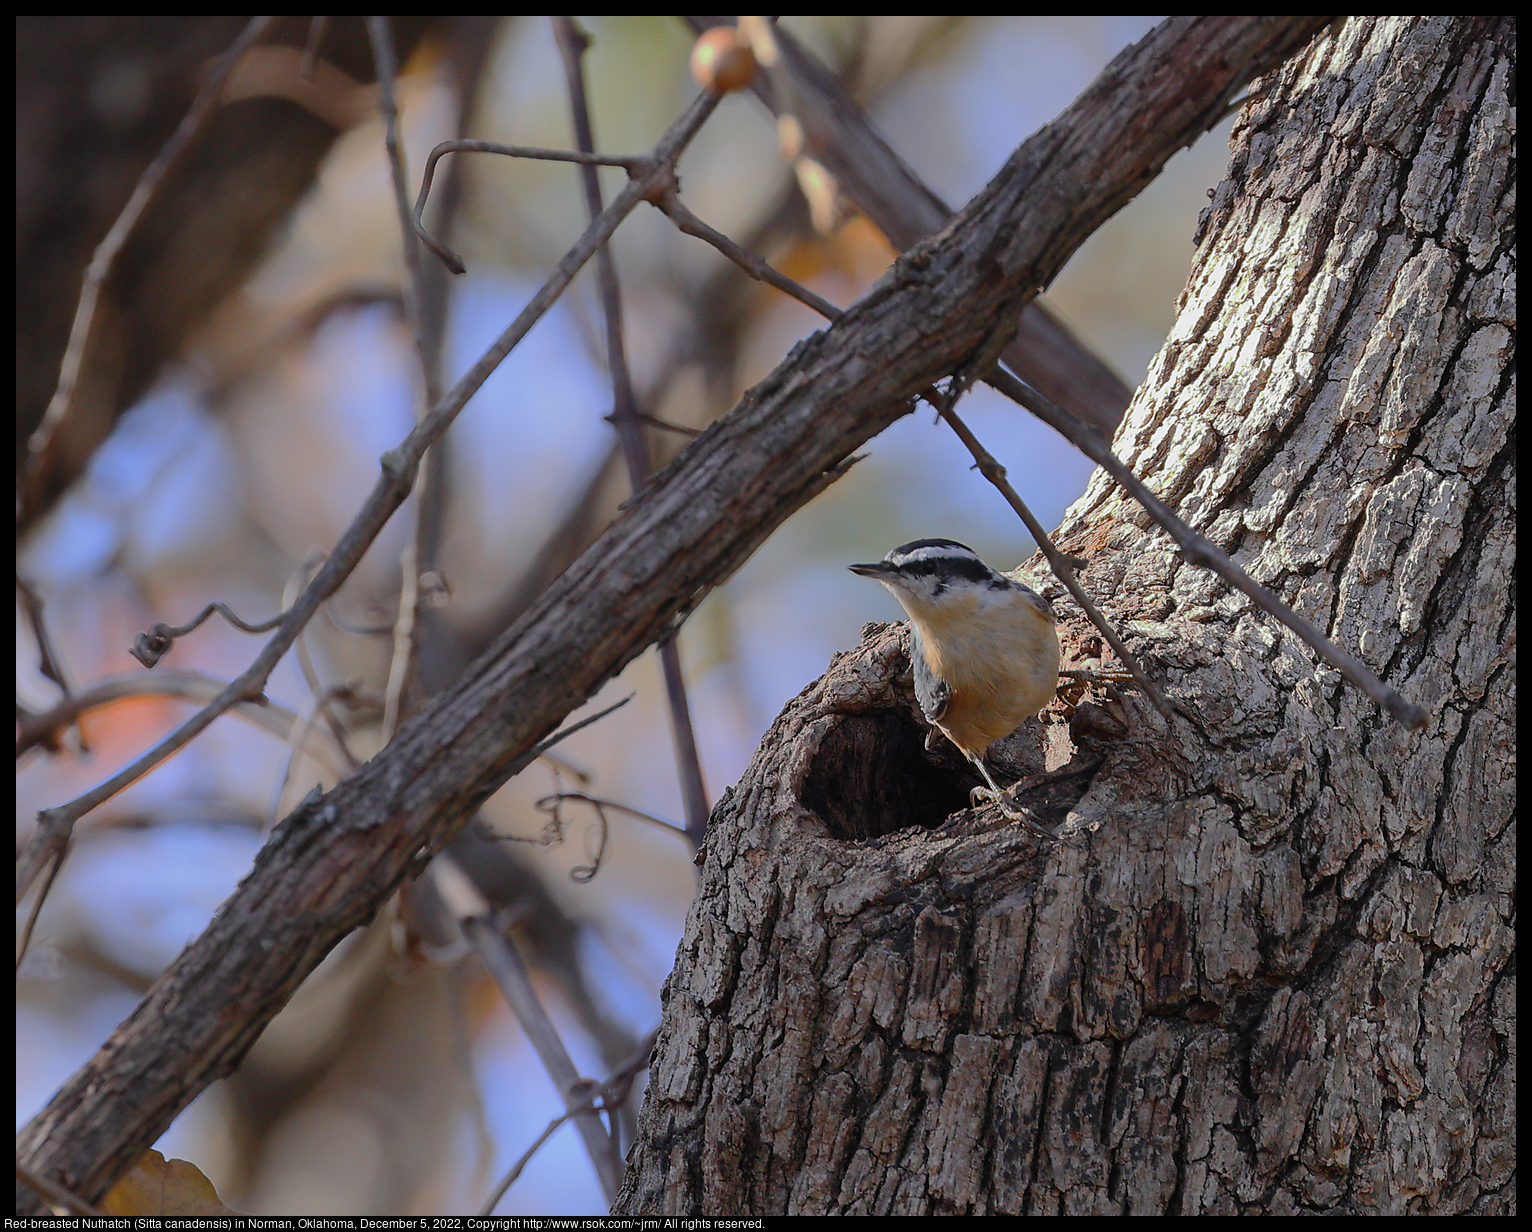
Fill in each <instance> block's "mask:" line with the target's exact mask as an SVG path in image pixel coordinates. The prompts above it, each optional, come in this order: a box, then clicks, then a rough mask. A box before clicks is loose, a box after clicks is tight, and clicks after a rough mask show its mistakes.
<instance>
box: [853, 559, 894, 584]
mask: <svg viewBox="0 0 1532 1232" xmlns="http://www.w3.org/2000/svg"><path fill="white" fill-rule="evenodd" d="M846 568H848V569H850V570H851V572H852V573H856V574H859V575H860V576H862V577H869V578H872V579H873V580H875V581H879V582H881V581H884V580H886V579H887V578H889V577H890V576H891V575H892V574H893V573H894V572H895V569H894V567H893V566H892V565H890V564H887V563H885V562H884V561H881V560H880V561H878V562H877V563H876V564H871V565H847V566H846Z"/></svg>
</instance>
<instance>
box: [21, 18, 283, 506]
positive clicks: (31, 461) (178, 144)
mask: <svg viewBox="0 0 1532 1232" xmlns="http://www.w3.org/2000/svg"><path fill="white" fill-rule="evenodd" d="M272 20H273V19H272V18H271V17H252V18H251V19H250V21H249V23H248V24H247V25H246V26H245V28H244V29H243V30H241V31H240V33H239V37H238V38H236V39H235V40H234V42H233V43H232V44H231V45H230V47H229V50H228V51H226V52H224V54H223V58H222V59H220V60H219V61H218V63H217V64H216V65H215V66H214V67H213V71H212V72H211V73H209V74H208V76H207V80H206V81H204V82H203V83H202V88H201V89H200V90H199V91H198V92H197V97H196V98H195V99H193V100H192V105H191V106H190V107H189V108H188V109H187V112H186V115H185V116H183V117H182V119H181V122H180V124H178V125H177V126H176V131H175V132H173V133H172V134H171V135H170V140H169V141H167V142H166V143H165V144H164V146H162V147H161V149H160V152H159V153H158V154H156V155H155V156H154V159H153V161H152V162H150V164H149V165H148V166H147V167H145V168H144V171H143V174H142V175H140V176H139V177H138V183H137V185H136V186H135V187H134V189H133V194H132V196H130V197H129V198H128V203H127V204H126V205H124V206H123V207H122V213H120V214H119V215H118V216H117V221H116V222H114V223H113V224H112V227H111V230H109V231H108V232H107V233H106V237H105V238H104V239H103V240H102V241H101V242H100V243H99V244H97V245H96V251H95V252H94V253H92V254H91V259H90V264H89V265H88V266H86V267H85V283H84V286H83V287H82V288H81V289H80V303H79V305H78V307H77V308H76V309H75V315H74V323H73V324H72V325H71V326H70V328H69V343H68V345H67V346H66V347H65V349H64V362H63V364H62V366H61V367H60V369H59V383H58V386H57V387H56V388H55V390H54V392H53V398H52V399H51V400H50V401H49V403H48V409H47V411H46V412H45V413H44V414H43V417H42V422H40V423H39V424H38V425H37V428H36V429H35V430H34V431H33V433H32V435H31V437H30V438H29V439H28V441H27V463H26V471H27V475H26V482H25V485H24V487H30V485H31V484H32V483H33V482H35V480H36V472H37V468H38V467H39V466H40V465H41V462H42V458H43V455H44V454H45V453H46V452H47V451H48V449H49V447H50V446H51V445H52V443H53V438H54V436H55V434H56V433H57V432H58V431H59V429H60V427H61V426H62V425H63V423H64V421H65V420H66V418H67V417H68V416H69V414H70V412H71V411H72V410H73V409H74V394H75V389H76V388H77V387H78V385H79V382H80V368H81V365H82V363H83V362H84V359H85V344H86V342H87V341H88V340H89V338H90V333H91V328H92V326H93V325H94V324H95V319H96V308H97V305H98V303H99V302H100V298H101V287H102V285H103V284H104V283H105V282H106V278H107V275H108V274H110V273H111V272H112V267H113V265H115V264H116V261H117V257H118V254H119V253H121V252H122V248H123V245H124V244H126V243H127V240H128V236H130V235H131V234H132V233H133V229H134V228H135V227H136V226H138V223H139V220H140V219H141V218H142V217H143V215H144V211H145V210H146V209H147V208H148V206H149V202H150V201H152V200H153V199H154V194H155V190H156V189H158V188H159V186H160V184H161V183H162V182H163V181H164V179H165V176H166V175H167V174H169V172H170V171H171V170H172V169H173V168H174V167H175V166H176V165H177V164H178V163H179V162H180V161H181V158H182V156H183V155H184V154H185V153H186V151H187V150H188V149H189V148H190V147H191V142H192V138H193V137H195V136H196V135H197V133H198V132H199V131H200V130H201V128H202V125H203V124H204V123H205V122H206V120H207V118H208V116H209V115H211V114H212V112H213V110H214V108H215V107H216V106H217V105H218V98H219V95H220V94H221V93H222V92H223V87H224V83H225V82H226V81H227V80H228V78H229V74H230V72H232V71H233V69H234V66H235V64H237V63H238V62H239V58H240V57H241V56H242V55H244V54H245V52H246V50H248V49H249V48H250V46H251V45H252V44H253V43H254V42H255V41H256V40H257V39H258V38H260V37H261V35H263V34H264V33H265V32H266V28H267V27H268V26H269V25H270V24H271V22H272ZM25 497H26V493H25V491H24V492H23V499H24V500H25Z"/></svg>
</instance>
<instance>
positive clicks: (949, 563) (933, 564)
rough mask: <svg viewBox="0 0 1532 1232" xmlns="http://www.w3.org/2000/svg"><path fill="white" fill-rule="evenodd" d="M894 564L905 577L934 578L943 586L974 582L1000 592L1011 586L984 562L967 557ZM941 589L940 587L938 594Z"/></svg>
mask: <svg viewBox="0 0 1532 1232" xmlns="http://www.w3.org/2000/svg"><path fill="white" fill-rule="evenodd" d="M893 563H894V564H896V565H897V566H898V569H899V572H900V573H902V574H904V576H905V577H911V578H915V577H934V578H935V579H936V580H937V582H938V583H940V584H942V585H945V583H947V582H955V581H959V580H962V581H965V582H972V583H973V584H974V585H975V586H992V587H995V588H996V589H999V590H1003V589H1005V588H1006V587H1008V586H1009V585H1010V583H1009V582H1007V581H1006V580H1005V579H1004V578H1003V577H1001V576H1000V575H999V574H997V573H996V572H995V571H994V570H993V569H991V568H990V567H989V566H988V565H986V564H985V563H984V562H983V561H981V560H974V559H971V558H969V557H966V556H942V557H931V558H929V559H926V560H912V561H910V562H909V563H907V564H903V563H900V562H898V561H894V562H893ZM940 589H941V586H940V585H939V586H938V592H940Z"/></svg>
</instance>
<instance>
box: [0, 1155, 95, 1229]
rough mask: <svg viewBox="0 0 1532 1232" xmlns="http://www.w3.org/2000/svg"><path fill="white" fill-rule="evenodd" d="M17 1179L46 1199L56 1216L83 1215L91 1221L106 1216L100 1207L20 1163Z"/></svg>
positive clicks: (17, 1166)
mask: <svg viewBox="0 0 1532 1232" xmlns="http://www.w3.org/2000/svg"><path fill="white" fill-rule="evenodd" d="M16 1179H17V1180H18V1181H20V1182H21V1183H22V1184H23V1185H25V1186H27V1188H29V1189H31V1190H33V1191H35V1192H36V1193H39V1194H41V1195H42V1196H43V1197H44V1198H46V1199H47V1200H48V1203H49V1205H50V1206H51V1207H52V1208H53V1214H55V1215H76V1216H80V1215H83V1216H85V1217H87V1218H91V1219H99V1218H102V1217H104V1216H105V1215H106V1212H105V1211H103V1210H102V1209H101V1208H100V1207H99V1206H92V1205H91V1204H90V1203H89V1202H87V1201H85V1199H84V1198H81V1197H79V1196H78V1195H76V1194H72V1193H70V1192H69V1190H67V1189H65V1188H64V1187H63V1186H62V1185H59V1184H56V1183H55V1182H53V1181H50V1180H49V1179H48V1178H47V1177H45V1176H38V1175H37V1173H35V1172H33V1171H32V1169H31V1168H28V1167H26V1166H25V1165H24V1164H22V1163H21V1162H19V1161H18V1162H17V1164H16Z"/></svg>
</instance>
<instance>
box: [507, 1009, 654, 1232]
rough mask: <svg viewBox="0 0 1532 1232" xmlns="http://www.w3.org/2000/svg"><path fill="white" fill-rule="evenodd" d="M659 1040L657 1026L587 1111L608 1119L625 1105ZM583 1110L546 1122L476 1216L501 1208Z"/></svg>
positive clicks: (594, 1094) (594, 1093)
mask: <svg viewBox="0 0 1532 1232" xmlns="http://www.w3.org/2000/svg"><path fill="white" fill-rule="evenodd" d="M659 1037H660V1032H659V1028H658V1027H655V1028H653V1029H652V1030H650V1032H649V1034H648V1035H646V1036H645V1037H644V1039H643V1041H642V1042H641V1043H640V1044H639V1046H638V1047H637V1048H635V1049H634V1050H633V1051H632V1052H631V1053H630V1054H628V1058H627V1060H625V1061H624V1062H623V1063H622V1064H621V1065H619V1066H618V1067H617V1068H616V1069H614V1070H613V1071H612V1073H611V1075H610V1076H609V1077H608V1078H607V1080H606V1081H605V1082H603V1083H601V1084H600V1085H599V1086H595V1087H593V1088H592V1089H591V1092H590V1094H589V1095H588V1096H587V1097H586V1100H585V1103H586V1104H587V1105H588V1106H589V1107H590V1108H593V1109H597V1110H599V1111H602V1112H605V1113H607V1114H608V1116H612V1114H613V1113H615V1112H616V1111H617V1109H618V1108H620V1107H621V1106H622V1105H623V1104H624V1103H626V1102H627V1098H628V1095H629V1094H630V1093H631V1092H632V1089H633V1080H634V1079H635V1078H636V1077H638V1075H639V1073H640V1071H642V1070H644V1069H647V1068H648V1066H649V1060H650V1058H651V1057H652V1055H653V1053H654V1044H655V1041H656V1040H658V1039H659ZM584 1110H585V1109H584V1108H583V1107H582V1108H577V1109H575V1110H574V1111H572V1112H561V1113H559V1115H558V1116H556V1117H554V1118H553V1119H552V1120H551V1121H549V1122H548V1124H547V1126H546V1128H544V1130H543V1132H542V1133H540V1134H538V1136H537V1140H536V1141H535V1142H533V1143H532V1145H531V1146H529V1147H528V1148H527V1149H526V1150H525V1151H523V1152H522V1153H521V1157H520V1158H519V1159H517V1161H516V1162H515V1163H514V1164H512V1165H511V1167H510V1170H509V1171H508V1172H506V1174H505V1175H504V1176H503V1177H501V1178H500V1183H499V1184H498V1185H496V1186H495V1188H494V1189H493V1190H492V1191H491V1192H490V1195H489V1197H487V1198H486V1199H485V1200H484V1205H483V1206H481V1207H480V1208H479V1216H480V1217H481V1218H486V1217H488V1216H490V1215H492V1214H494V1210H495V1207H497V1206H499V1205H500V1199H501V1198H503V1197H505V1195H506V1192H507V1191H508V1190H509V1189H510V1187H511V1186H512V1185H514V1184H515V1183H516V1181H517V1180H518V1178H520V1176H521V1174H522V1173H523V1172H524V1171H525V1170H526V1166H527V1165H528V1164H529V1163H531V1162H532V1157H533V1156H534V1155H536V1154H537V1152H538V1150H539V1149H540V1148H541V1147H542V1145H543V1143H545V1142H547V1141H548V1139H549V1138H551V1137H553V1135H554V1133H555V1131H557V1130H558V1129H559V1127H560V1126H562V1125H563V1124H564V1122H566V1121H568V1120H570V1119H571V1118H572V1117H574V1116H576V1115H578V1114H579V1113H580V1112H583V1111H584ZM612 1119H613V1124H614V1126H615V1124H616V1118H615V1116H613V1117H612Z"/></svg>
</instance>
